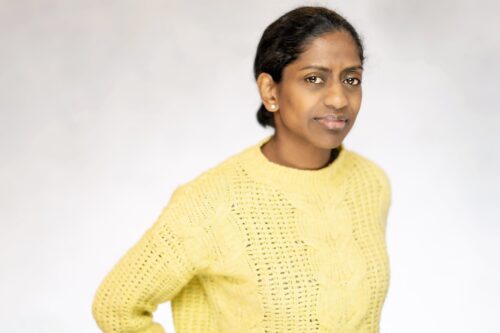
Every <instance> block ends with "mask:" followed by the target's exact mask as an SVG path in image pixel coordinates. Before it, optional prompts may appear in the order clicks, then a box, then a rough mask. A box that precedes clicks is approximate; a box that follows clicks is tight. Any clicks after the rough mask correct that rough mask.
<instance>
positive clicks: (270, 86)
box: [257, 73, 279, 112]
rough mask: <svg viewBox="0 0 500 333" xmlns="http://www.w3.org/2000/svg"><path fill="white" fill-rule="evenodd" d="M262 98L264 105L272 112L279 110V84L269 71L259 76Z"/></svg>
mask: <svg viewBox="0 0 500 333" xmlns="http://www.w3.org/2000/svg"><path fill="white" fill-rule="evenodd" d="M257 86H258V88H259V94H260V99H261V100H262V104H264V107H265V108H266V109H267V110H268V111H270V112H276V111H278V110H279V100H278V97H277V96H278V86H277V83H276V82H274V80H273V77H272V76H271V75H269V74H268V73H260V74H259V76H258V77H257Z"/></svg>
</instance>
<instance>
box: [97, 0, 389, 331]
mask: <svg viewBox="0 0 500 333" xmlns="http://www.w3.org/2000/svg"><path fill="white" fill-rule="evenodd" d="M363 60H364V57H363V46H362V43H361V41H360V39H359V37H358V34H357V33H356V31H355V30H354V28H353V27H352V26H351V24H349V23H348V22H347V21H346V20H345V19H344V18H342V17H341V16H339V15H338V14H337V13H335V12H333V11H331V10H328V9H326V8H322V7H300V8H297V9H295V10H292V11H290V12H288V13H286V14H285V15H283V16H282V17H280V18H279V19H278V20H276V21H275V22H273V23H272V24H271V25H270V26H269V27H268V28H267V29H266V30H265V31H264V34H263V36H262V38H261V41H260V43H259V45H258V49H257V55H256V58H255V63H254V74H255V78H256V81H257V85H258V88H259V92H260V96H261V100H262V105H261V107H260V109H259V110H258V113H257V119H258V121H259V123H260V124H261V125H263V126H272V127H274V129H275V131H274V134H273V135H272V136H269V137H266V138H264V139H261V140H260V141H259V142H257V143H256V144H255V145H252V146H250V147H247V148H246V149H244V150H242V151H241V152H239V153H238V154H235V155H233V156H232V157H230V158H228V159H227V160H225V161H223V162H222V163H220V164H219V165H217V166H215V167H212V168H211V169H209V170H207V171H206V172H204V173H202V174H201V175H199V176H198V177H196V178H195V179H193V180H191V181H189V182H187V183H186V184H183V185H181V186H179V187H178V188H177V189H176V190H175V191H174V193H173V194H172V197H171V199H170V201H169V203H168V205H167V206H166V207H165V208H164V210H163V212H162V213H161V214H160V216H159V218H158V220H157V221H156V223H155V224H154V225H153V226H152V227H151V228H150V229H149V230H148V231H147V232H146V234H145V235H144V236H143V237H142V239H141V240H140V241H139V242H138V243H137V244H136V245H135V246H134V247H133V248H132V249H131V250H130V251H129V252H128V253H127V254H126V255H125V256H124V257H123V258H122V259H121V260H120V262H119V263H118V264H117V265H116V266H115V267H114V269H113V270H112V272H111V273H110V274H109V275H108V276H107V277H106V279H105V280H104V282H103V283H102V285H101V286H100V288H99V290H98V292H97V294H96V297H95V300H94V305H93V314H94V316H95V318H96V320H97V322H98V324H99V326H100V327H101V328H102V330H103V331H104V332H143V333H144V332H151V333H152V332H163V329H162V327H161V326H160V325H159V324H157V323H155V322H153V320H152V313H153V312H154V310H155V309H156V306H157V305H158V304H159V303H162V302H166V301H169V300H170V301H171V302H172V311H173V318H174V325H175V327H176V331H177V332H178V333H185V332H189V333H193V332H204V333H207V332H208V333H210V332H213V333H215V332H224V333H239V332H378V331H379V320H380V314H381V309H382V306H383V303H384V299H385V296H386V293H387V288H388V285H389V261H388V256H387V251H386V245H385V224H386V220H387V214H388V210H389V206H390V200H391V194H390V193H391V192H390V183H389V180H388V178H387V175H386V173H385V172H384V171H383V170H382V169H381V168H380V167H379V166H378V165H376V164H375V163H374V162H372V161H370V160H368V159H367V158H365V157H363V156H361V155H360V154H358V153H355V152H354V151H350V150H347V149H346V148H345V147H344V145H343V144H342V141H343V140H344V138H345V137H346V135H347V134H348V133H349V131H350V129H351V128H352V126H353V125H354V122H355V120H356V117H357V114H358V111H359V109H360V105H361V96H362V90H361V80H362V72H363Z"/></svg>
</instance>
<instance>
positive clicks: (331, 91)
mask: <svg viewBox="0 0 500 333" xmlns="http://www.w3.org/2000/svg"><path fill="white" fill-rule="evenodd" d="M324 103H325V106H327V107H330V108H334V109H339V110H340V109H343V108H345V107H346V106H347V104H348V103H349V101H348V99H347V96H346V93H345V91H344V86H343V85H342V82H332V83H331V84H330V85H329V87H328V89H327V91H326V93H325V97H324Z"/></svg>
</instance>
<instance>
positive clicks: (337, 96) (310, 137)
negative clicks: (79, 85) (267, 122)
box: [257, 30, 363, 170]
mask: <svg viewBox="0 0 500 333" xmlns="http://www.w3.org/2000/svg"><path fill="white" fill-rule="evenodd" d="M362 74H363V69H362V64H361V60H360V58H359V55H358V49H357V46H356V44H355V42H354V40H353V38H352V37H351V35H350V34H349V33H348V32H346V31H343V30H341V31H336V32H331V33H327V34H324V35H322V36H319V37H317V38H315V39H314V40H312V41H311V42H310V43H309V44H308V46H307V47H306V50H305V51H304V52H303V53H302V54H300V56H299V57H298V58H297V59H296V60H295V61H293V62H292V63H290V64H288V65H287V66H286V67H285V68H284V69H283V74H282V80H281V82H279V83H276V82H274V80H273V78H272V77H271V76H270V75H269V74H267V73H261V74H260V75H259V76H258V78H257V85H258V88H259V93H260V96H261V100H262V103H263V104H264V106H265V107H266V109H267V110H269V111H270V112H273V113H274V122H275V133H274V135H273V136H272V138H271V139H270V140H269V142H268V143H266V144H265V145H264V146H262V148H261V150H262V152H263V154H264V155H265V156H266V157H267V159H269V160H270V161H272V162H274V163H277V164H281V165H284V166H288V167H292V168H297V169H308V170H316V169H320V168H323V167H325V166H326V165H327V164H328V163H329V162H330V155H331V150H332V149H335V148H337V147H338V146H340V144H341V143H342V142H343V140H344V138H345V137H346V136H347V134H348V133H349V131H350V130H351V128H352V126H353V125H354V122H355V120H356V117H357V115H358V112H359V109H360V107H361V99H362V89H361V80H362ZM325 116H338V117H341V118H346V119H347V121H345V122H344V123H343V124H342V123H341V122H337V124H339V125H338V126H339V127H341V126H343V127H342V128H328V127H326V125H323V124H322V121H318V118H321V117H325ZM332 126H333V125H332Z"/></svg>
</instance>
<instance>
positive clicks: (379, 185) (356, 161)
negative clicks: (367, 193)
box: [345, 149, 391, 193]
mask: <svg viewBox="0 0 500 333" xmlns="http://www.w3.org/2000/svg"><path fill="white" fill-rule="evenodd" d="M345 153H346V159H347V160H348V161H349V169H350V172H349V174H350V175H351V177H352V178H354V179H357V180H359V181H362V182H363V183H364V184H370V185H371V186H375V187H376V189H377V190H378V191H382V192H386V193H390V190H391V181H390V178H389V175H388V173H387V172H386V171H385V169H384V168H382V166H381V165H380V164H379V163H377V162H375V161H374V160H373V159H371V158H369V157H367V156H365V155H363V154H361V153H358V152H357V151H354V150H351V149H346V150H345Z"/></svg>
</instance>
